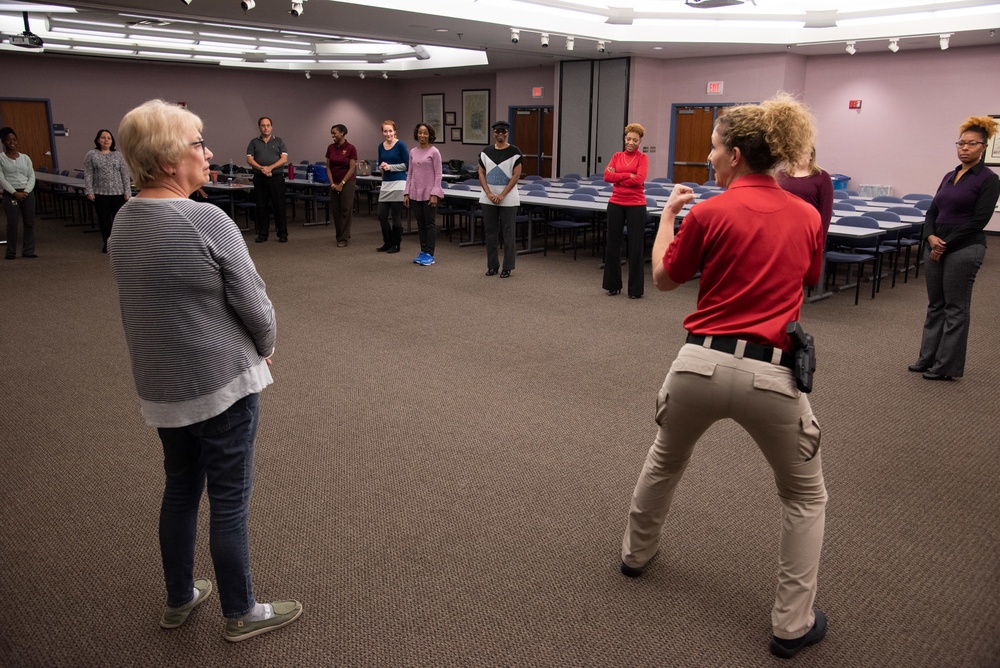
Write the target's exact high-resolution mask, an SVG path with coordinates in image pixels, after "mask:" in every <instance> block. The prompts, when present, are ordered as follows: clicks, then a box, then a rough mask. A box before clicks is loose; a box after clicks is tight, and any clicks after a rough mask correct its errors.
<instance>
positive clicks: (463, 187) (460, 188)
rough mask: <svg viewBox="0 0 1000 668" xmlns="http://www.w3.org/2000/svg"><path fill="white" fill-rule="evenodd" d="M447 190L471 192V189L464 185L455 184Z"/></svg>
mask: <svg viewBox="0 0 1000 668" xmlns="http://www.w3.org/2000/svg"><path fill="white" fill-rule="evenodd" d="M448 190H472V188H470V187H469V186H467V185H465V184H464V183H456V184H455V185H453V186H450V187H449V188H448Z"/></svg>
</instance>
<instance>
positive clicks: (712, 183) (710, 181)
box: [701, 179, 715, 188]
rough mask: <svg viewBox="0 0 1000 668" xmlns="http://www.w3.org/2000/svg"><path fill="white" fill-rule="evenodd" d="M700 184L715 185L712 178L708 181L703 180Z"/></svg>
mask: <svg viewBox="0 0 1000 668" xmlns="http://www.w3.org/2000/svg"><path fill="white" fill-rule="evenodd" d="M701 185H703V186H711V187H713V188H714V187H715V181H713V180H712V179H709V180H708V181H705V182H704V183H702V184H701Z"/></svg>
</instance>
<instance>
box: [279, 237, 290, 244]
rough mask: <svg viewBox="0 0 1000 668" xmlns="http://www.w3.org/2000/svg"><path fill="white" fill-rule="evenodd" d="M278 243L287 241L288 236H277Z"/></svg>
mask: <svg viewBox="0 0 1000 668" xmlns="http://www.w3.org/2000/svg"><path fill="white" fill-rule="evenodd" d="M278 243H279V244H287V243H288V237H278Z"/></svg>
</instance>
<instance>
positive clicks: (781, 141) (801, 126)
mask: <svg viewBox="0 0 1000 668" xmlns="http://www.w3.org/2000/svg"><path fill="white" fill-rule="evenodd" d="M715 131H716V132H717V133H719V137H720V138H721V139H722V143H723V144H724V145H725V146H726V148H728V149H729V150H733V149H735V148H738V149H740V153H741V154H742V155H743V159H744V161H745V162H746V165H747V167H748V168H749V169H750V171H751V172H754V173H761V172H767V171H769V170H771V169H773V168H774V166H775V165H778V164H789V165H791V164H795V163H796V162H798V159H799V157H800V156H801V155H802V153H803V152H804V151H805V150H806V147H810V146H813V145H814V144H815V139H816V124H815V123H814V122H813V117H812V115H811V114H810V113H809V110H808V109H806V107H805V105H804V104H802V103H801V102H798V101H797V100H795V99H794V98H793V97H792V96H791V95H789V94H788V93H784V92H780V93H778V94H777V95H775V96H774V97H773V98H771V99H769V100H765V101H764V102H761V103H760V104H744V105H740V106H738V107H731V108H729V109H727V110H726V111H725V112H724V113H723V115H722V116H720V117H719V119H718V120H717V121H716V122H715Z"/></svg>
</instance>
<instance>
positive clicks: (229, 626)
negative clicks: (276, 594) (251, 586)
mask: <svg viewBox="0 0 1000 668" xmlns="http://www.w3.org/2000/svg"><path fill="white" fill-rule="evenodd" d="M271 609H272V610H273V611H274V617H271V618H270V619H265V620H263V621H259V622H243V621H240V620H238V619H227V620H226V634H225V638H226V640H228V641H229V642H239V641H241V640H246V639H247V638H253V637H254V636H259V635H260V634H261V633H267V632H268V631H274V630H275V629H280V628H281V627H282V626H288V625H289V624H291V623H292V622H294V621H295V620H296V619H298V618H299V616H300V615H301V614H302V604H301V603H299V602H298V601H275V602H274V603H272V604H271Z"/></svg>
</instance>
